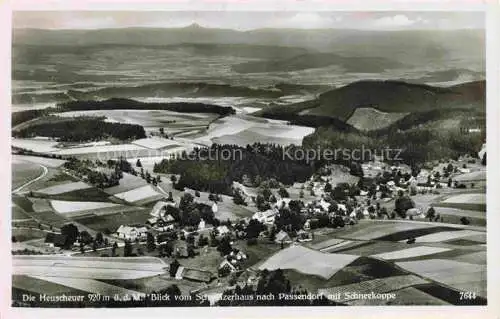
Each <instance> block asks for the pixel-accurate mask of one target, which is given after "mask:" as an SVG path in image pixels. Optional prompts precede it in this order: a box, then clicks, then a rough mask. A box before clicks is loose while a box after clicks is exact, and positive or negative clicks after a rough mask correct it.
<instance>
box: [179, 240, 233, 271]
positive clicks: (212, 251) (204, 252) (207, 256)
mask: <svg viewBox="0 0 500 319" xmlns="http://www.w3.org/2000/svg"><path fill="white" fill-rule="evenodd" d="M222 260H224V257H222V256H221V254H220V252H218V251H217V247H209V246H205V247H202V248H201V249H200V254H199V255H197V256H195V257H193V258H184V259H182V260H179V262H180V264H181V265H182V266H184V267H187V268H193V269H199V270H206V271H210V272H211V273H212V274H217V270H218V268H219V265H220V263H221V262H222Z"/></svg>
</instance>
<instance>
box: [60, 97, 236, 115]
mask: <svg viewBox="0 0 500 319" xmlns="http://www.w3.org/2000/svg"><path fill="white" fill-rule="evenodd" d="M57 108H58V109H59V110H63V111H87V110H123V109H125V110H167V111H174V112H184V113H215V114H219V115H229V114H234V113H236V111H235V110H234V109H233V108H232V107H230V106H220V105H215V104H205V103H187V102H171V103H146V102H139V101H135V100H131V99H118V98H112V99H108V100H104V101H71V102H65V103H59V104H57Z"/></svg>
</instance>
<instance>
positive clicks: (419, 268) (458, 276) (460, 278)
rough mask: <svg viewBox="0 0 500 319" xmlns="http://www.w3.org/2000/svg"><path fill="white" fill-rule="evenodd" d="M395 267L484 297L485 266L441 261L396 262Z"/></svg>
mask: <svg viewBox="0 0 500 319" xmlns="http://www.w3.org/2000/svg"><path fill="white" fill-rule="evenodd" d="M396 265H397V266H399V267H402V268H403V269H405V270H408V271H411V272H413V273H416V274H418V275H420V276H424V277H427V278H430V279H432V280H435V281H437V282H441V283H444V284H446V285H449V286H451V287H453V288H455V289H459V290H462V291H470V292H475V293H476V294H478V295H479V296H482V297H486V265H478V264H471V263H466V262H459V261H454V260H443V259H427V260H422V261H407V262H398V263H396Z"/></svg>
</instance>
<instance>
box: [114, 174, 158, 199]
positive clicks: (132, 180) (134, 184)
mask: <svg viewBox="0 0 500 319" xmlns="http://www.w3.org/2000/svg"><path fill="white" fill-rule="evenodd" d="M147 184H148V183H147V182H146V181H145V180H144V179H142V178H140V177H139V176H134V175H131V174H129V173H123V178H121V179H120V184H119V185H117V186H113V187H109V188H106V189H104V191H105V192H106V193H108V194H111V195H114V194H118V193H124V192H127V191H130V190H133V189H135V188H139V187H142V186H145V185H147Z"/></svg>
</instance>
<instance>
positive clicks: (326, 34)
mask: <svg viewBox="0 0 500 319" xmlns="http://www.w3.org/2000/svg"><path fill="white" fill-rule="evenodd" d="M12 41H13V44H14V45H44V46H56V45H57V46H80V47H82V46H89V45H106V44H114V45H118V44H120V45H139V46H146V45H147V46H149V45H155V46H167V45H180V44H185V43H199V44H224V45H228V44H250V45H266V46H284V47H299V48H304V49H307V50H312V51H315V52H329V53H335V54H339V55H342V56H348V57H352V56H357V57H383V58H391V59H394V60H397V61H399V62H404V63H415V62H419V61H427V60H436V59H438V60H439V59H450V58H451V59H467V60H474V61H476V62H477V61H479V62H481V61H484V57H485V49H484V48H485V32H484V30H411V31H408V30H405V31H364V30H340V29H317V30H304V29H257V30H251V31H236V30H229V29H210V28H203V27H200V26H197V25H193V26H190V27H185V28H169V29H167V28H165V29H162V28H123V29H98V30H42V29H14V30H13V38H12ZM465 44H466V45H465ZM192 49H193V50H196V51H197V52H200V51H201V52H203V51H205V52H206V48H204V47H202V46H199V45H198V46H193V47H192ZM223 49H224V50H226V49H227V48H223ZM247 49H248V48H247ZM210 50H213V48H210ZM233 50H240V52H244V51H245V48H243V49H241V48H238V49H233ZM291 50H292V49H291ZM293 50H296V49H293ZM257 51H258V50H257ZM219 53H220V52H218V51H217V49H216V52H215V54H219ZM296 53H297V52H293V54H292V55H296ZM305 53H307V52H304V51H302V54H305ZM242 54H245V53H242ZM251 54H252V56H255V57H257V58H258V57H259V56H258V54H257V55H255V54H256V52H255V51H253V52H252V53H251ZM280 54H281V53H280ZM280 57H281V58H287V57H290V56H287V55H284V56H283V55H282V56H280ZM266 58H269V56H266Z"/></svg>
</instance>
